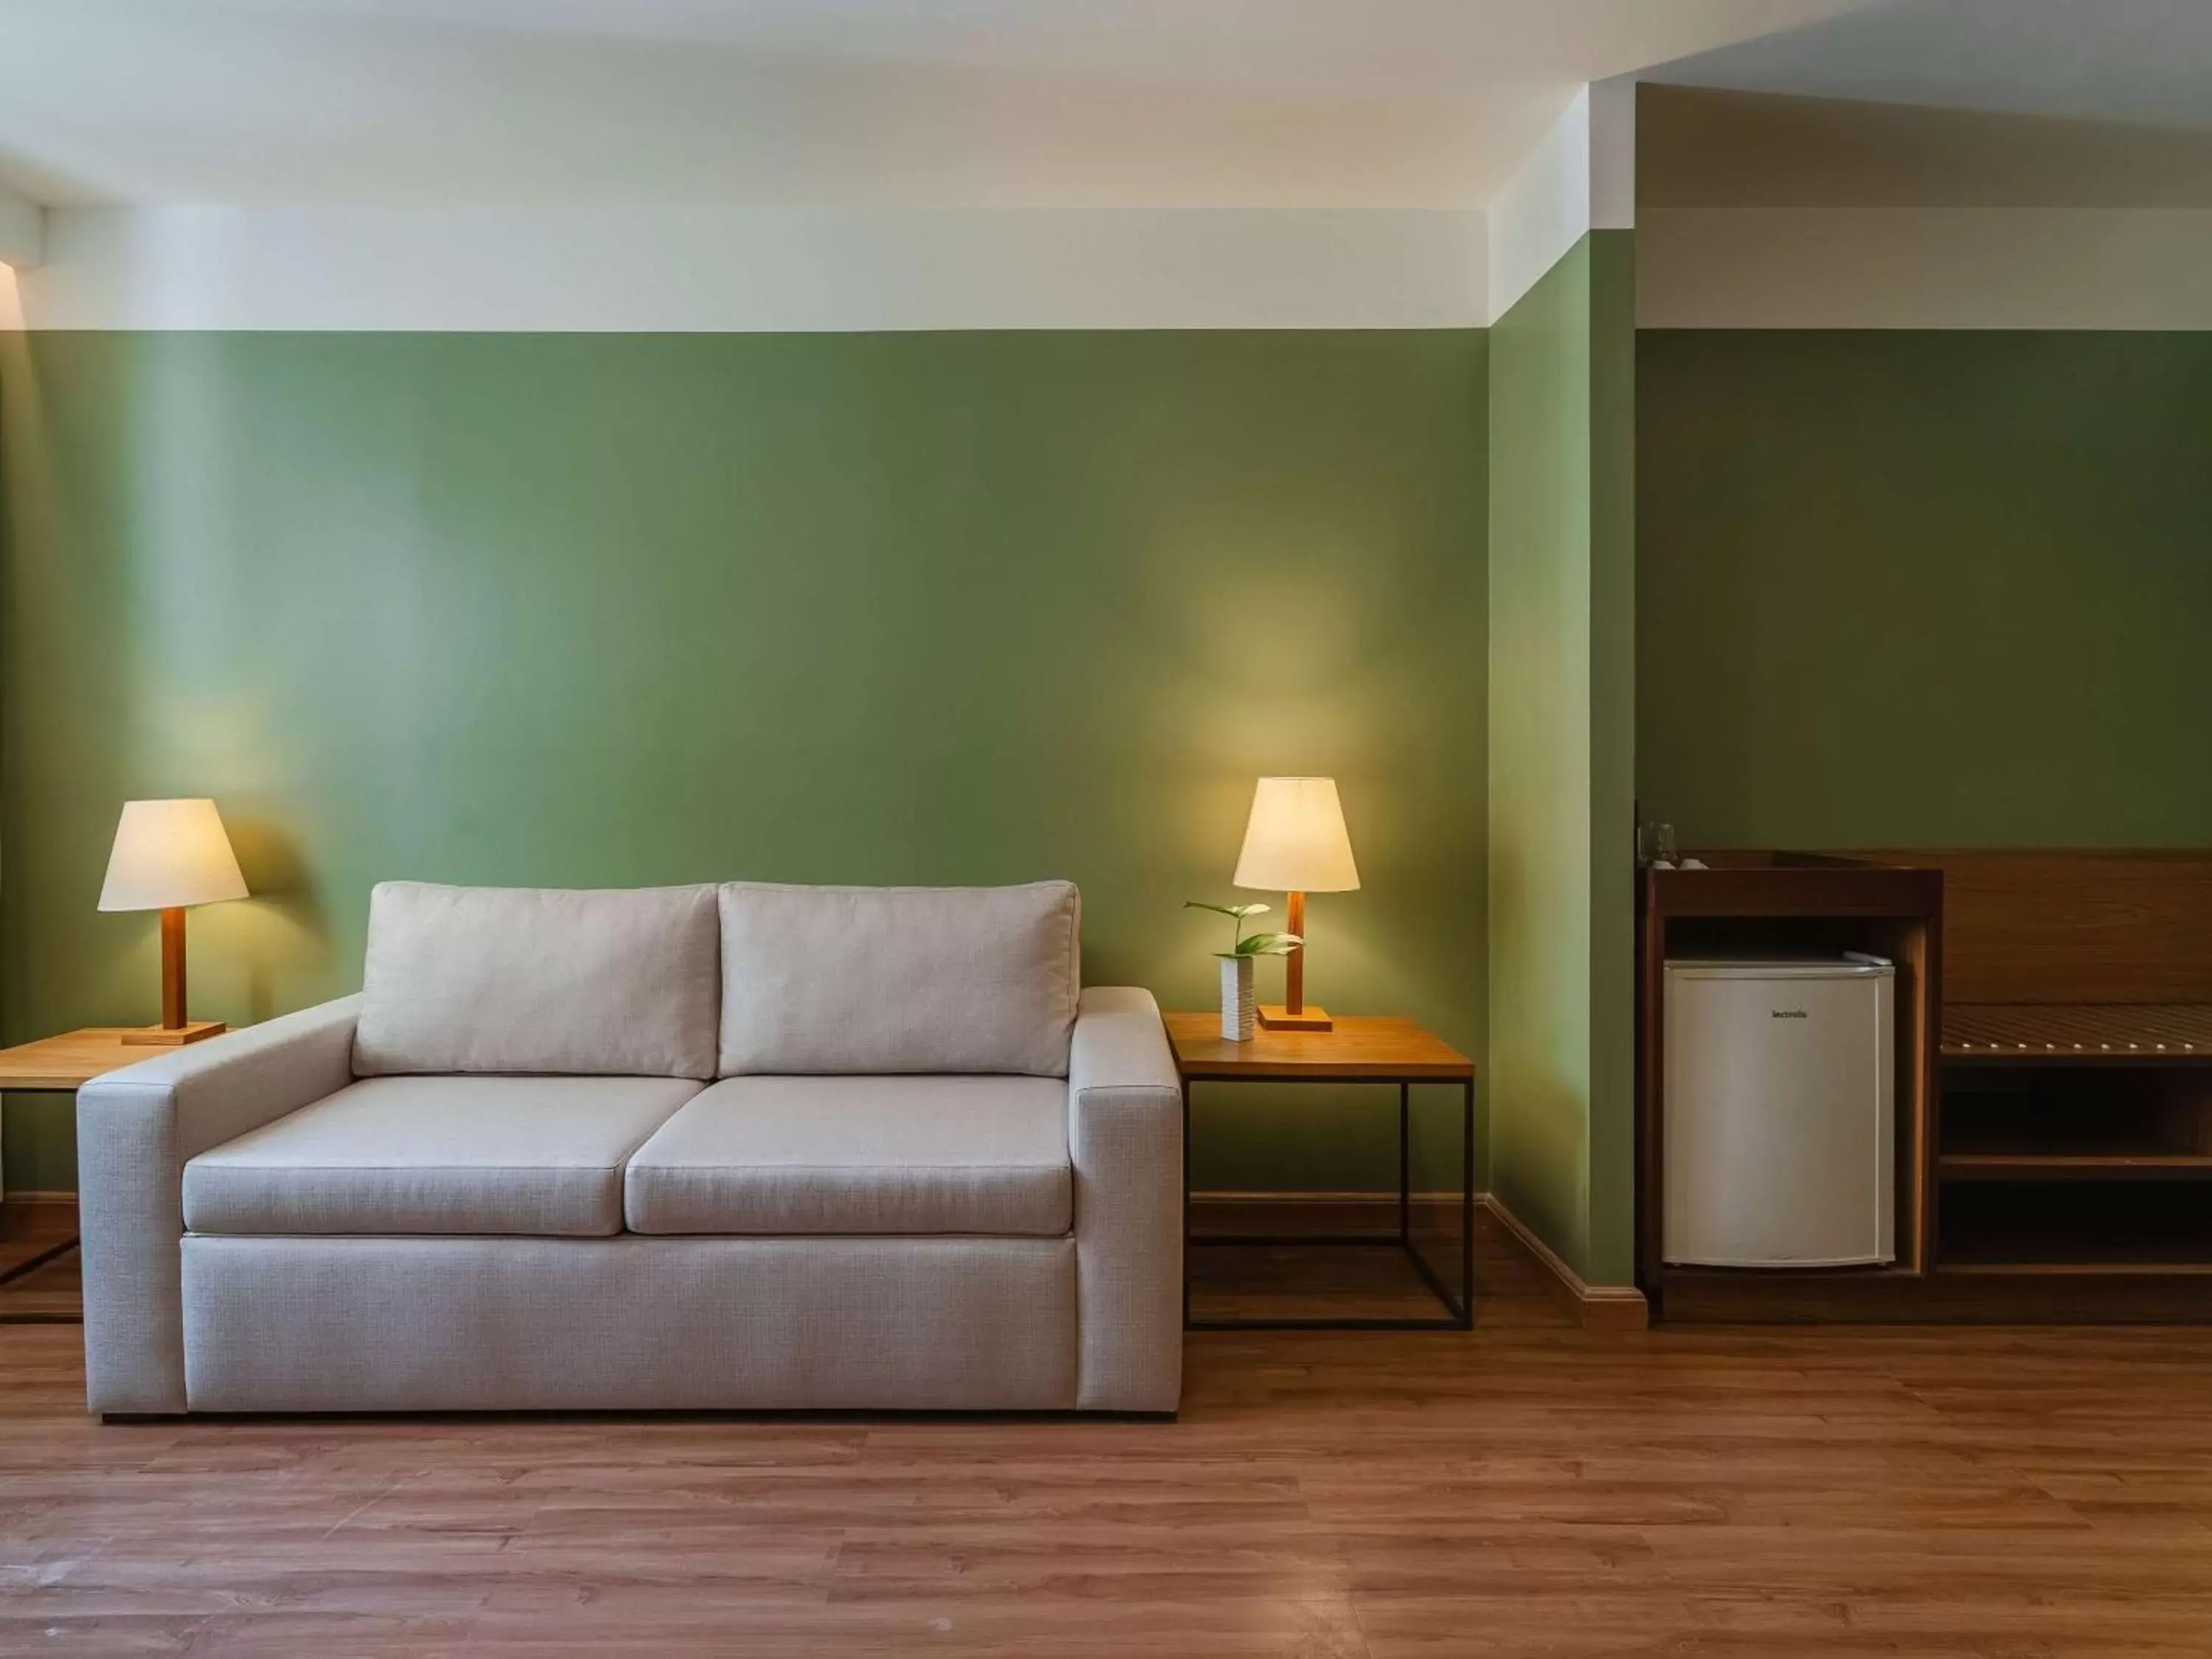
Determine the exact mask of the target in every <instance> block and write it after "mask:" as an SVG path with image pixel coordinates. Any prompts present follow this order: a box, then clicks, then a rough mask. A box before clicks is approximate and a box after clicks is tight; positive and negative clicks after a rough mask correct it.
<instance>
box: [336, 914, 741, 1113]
mask: <svg viewBox="0 0 2212 1659" xmlns="http://www.w3.org/2000/svg"><path fill="white" fill-rule="evenodd" d="M719 951H720V935H719V933H718V932H717V929H716V927H715V921H714V889H713V888H712V887H707V886H699V887H639V888H620V889H605V890H596V891H590V890H570V889H565V888H556V887H440V886H434V885H432V884H428V883H426V882H414V881H387V882H383V883H380V884H379V885H378V886H377V888H376V890H375V891H374V893H372V894H371V895H370V896H369V901H368V963H367V966H366V968H365V969H364V970H363V982H362V1005H361V1024H360V1027H359V1029H358V1030H356V1034H355V1036H354V1072H355V1074H356V1076H360V1077H376V1076H381V1075H386V1074H390V1073H409V1072H536V1073H582V1074H597V1075H603V1076H604V1075H618V1076H633V1077H690V1078H701V1079H705V1078H711V1077H713V1076H714V1037H715V1011H716V1000H717V996H718V994H719V991H720V969H719V966H718V962H717V957H718V954H719Z"/></svg>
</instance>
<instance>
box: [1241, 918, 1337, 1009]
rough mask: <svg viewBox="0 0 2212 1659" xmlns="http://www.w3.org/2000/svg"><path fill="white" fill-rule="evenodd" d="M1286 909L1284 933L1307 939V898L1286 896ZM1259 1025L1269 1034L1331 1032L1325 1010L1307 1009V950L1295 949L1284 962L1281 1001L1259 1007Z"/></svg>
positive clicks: (1298, 946)
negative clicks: (1276, 1003)
mask: <svg viewBox="0 0 2212 1659" xmlns="http://www.w3.org/2000/svg"><path fill="white" fill-rule="evenodd" d="M1285 898H1286V899H1287V900H1288V901H1289V902H1288V904H1287V905H1286V907H1285V908H1287V909H1288V910H1289V911H1290V915H1289V916H1288V918H1287V919H1286V920H1285V922H1284V924H1283V931H1284V932H1285V933H1296V934H1297V936H1298V937H1299V938H1300V939H1304V938H1305V936H1306V896H1305V895H1304V893H1295V892H1294V893H1286V894H1285ZM1260 1024H1261V1025H1263V1026H1265V1027H1267V1029H1268V1030H1272V1031H1331V1030H1335V1029H1336V1022H1335V1021H1334V1020H1332V1019H1331V1018H1329V1017H1328V1009H1326V1008H1309V1007H1307V1006H1306V947H1305V946H1304V945H1297V946H1296V947H1295V948H1294V949H1293V950H1292V951H1291V953H1290V954H1289V955H1288V956H1286V957H1284V958H1283V1001H1282V1006H1280V1007H1278V1006H1275V1005H1274V1004H1273V1003H1262V1004H1261V1005H1260Z"/></svg>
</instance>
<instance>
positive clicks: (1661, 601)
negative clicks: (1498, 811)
mask: <svg viewBox="0 0 2212 1659" xmlns="http://www.w3.org/2000/svg"><path fill="white" fill-rule="evenodd" d="M1501 355H1502V354H1501ZM1638 358H1639V361H1638V389H1639V398H1640V414H1641V419H1640V422H1639V447H1640V458H1639V459H1640V465H1639V467H1638V478H1639V481H1640V483H1639V490H1640V496H1639V501H1638V531H1639V537H1640V543H1639V550H1638V570H1639V580H1640V583H1641V591H1640V592H1639V595H1638V635H1639V641H1640V643H1639V671H1640V676H1641V684H1640V690H1639V694H1638V743H1637V752H1638V764H1639V768H1640V771H1639V775H1638V783H1639V785H1640V788H1641V793H1642V795H1643V799H1644V809H1645V811H1646V812H1647V814H1649V815H1650V816H1655V817H1666V818H1670V819H1671V820H1673V821H1674V823H1675V824H1676V825H1677V826H1678V827H1679V828H1680V832H1681V834H1682V835H1683V836H1684V838H1685V840H1686V841H1687V842H1690V843H1692V844H1695V843H1699V842H1703V843H1705V844H1708V845H1722V846H1728V845H1736V846H1776V845H1780V846H1844V847H1847V846H1853V845H1859V846H1877V845H1883V844H1887V845H1896V844H1899V843H1900V842H1902V843H1906V844H1913V843H1918V844H1922V845H1931V844H1932V845H1944V844H1949V845H1954V846H1978V845H1979V846H2001V845H2007V844H2012V845H2045V846H2106V845H2114V846H2121V845H2130V844H2136V845H2143V844H2149V845H2174V844H2184V845H2203V844H2207V843H2212V767H2207V766H2206V765H2205V764H2204V763H2203V757H2204V756H2205V754H2206V752H2207V750H2208V747H2212V676H2208V673H2207V663H2208V660H2209V659H2212V335H2208V334H2130V333H2012V332H2001V331H1972V332H1941V333H1938V332H1915V331H1899V332H1893V333H1881V332H1870V331H1848V332H1846V331H1837V332H1826V331H1822V332H1781V331H1710V332H1709V331H1680V332H1674V331H1657V332H1647V333H1645V334H1644V336H1643V337H1641V340H1640V342H1639V350H1638Z"/></svg>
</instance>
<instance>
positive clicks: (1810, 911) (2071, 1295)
mask: <svg viewBox="0 0 2212 1659" xmlns="http://www.w3.org/2000/svg"><path fill="white" fill-rule="evenodd" d="M1705 857H1706V858H1707V859H1708V860H1709V861H1711V863H1713V864H1714V865H1715V866H1718V867H1717V868H1716V869H1714V870H1712V871H1711V872H1671V871H1660V872H1646V873H1645V876H1644V905H1643V909H1642V919H1641V935H1640V938H1639V963H1638V973H1639V981H1640V984H1639V996H1640V998H1641V1000H1642V1016H1643V1040H1642V1043H1641V1045H1640V1053H1639V1056H1638V1065H1639V1097H1640V1102H1641V1114H1640V1117H1639V1125H1638V1127H1639V1134H1640V1136H1641V1138H1642V1146H1641V1156H1640V1160H1639V1172H1640V1176H1641V1180H1640V1182H1639V1190H1638V1203H1639V1206H1641V1207H1640V1210H1639V1216H1640V1222H1641V1225H1640V1228H1639V1241H1640V1245H1641V1254H1640V1273H1641V1274H1642V1276H1643V1278H1644V1289H1645V1291H1646V1294H1647V1295H1648V1296H1650V1298H1651V1301H1652V1306H1653V1310H1654V1315H1655V1316H1656V1317H1662V1318H1674V1319H1700V1318H1707V1319H1748V1320H1758V1319H1820V1318H1835V1319H1869V1320H1886V1319H1939V1320H2006V1321H2033V1320H2052V1321H2081V1320H2183V1319H2190V1320H2194V1319H2203V1318H2212V854H2204V853H2197V852H2179V853H2162V852H2151V853H2134V852H2128V853H2057V852H2049V851H2040V850H2039V851H2021V852H1986V851H1985V852H1959V851H1947V850H1940V849H1919V848H1887V849H1882V850H1880V851H1875V852H1868V853H1861V854H1852V855H1850V856H1848V857H1843V856H1837V855H1817V854H1802V855H1801V854H1706V855H1705ZM1884 929H1887V930H1889V932H1888V933H1887V937H1888V938H1889V939H1892V940H1893V944H1894V948H1893V949H1885V948H1884V947H1883V945H1881V944H1880V943H1869V942H1867V941H1869V940H1873V939H1879V938H1880V937H1882V936H1883V933H1882V930H1884ZM1759 945H1765V946H1766V947H1768V948H1772V947H1773V946H1776V945H1793V946H1810V947H1816V948H1821V949H1832V948H1847V949H1862V950H1871V951H1876V952H1877V953H1879V954H1882V955H1886V956H1893V957H1895V958H1896V959H1897V960H1898V962H1899V969H1900V975H1901V977H1900V981H1899V1004H1900V1006H1899V1049H1900V1055H1899V1068H1900V1076H1899V1125H1898V1139H1897V1146H1898V1149H1899V1156H1898V1164H1899V1169H1898V1180H1899V1212H1898V1213H1899V1218H1900V1222H1901V1221H1902V1218H1904V1217H1905V1215H1906V1214H1907V1213H1908V1212H1909V1213H1911V1215H1912V1216H1913V1217H1914V1218H1915V1226H1914V1229H1913V1231H1912V1234H1911V1251H1910V1254H1909V1255H1908V1252H1907V1249H1906V1247H1905V1237H1904V1234H1903V1231H1902V1227H1900V1240H1899V1261H1898V1263H1897V1265H1896V1267H1893V1268H1892V1269H1888V1270H1886V1271H1879V1272H1870V1271H1868V1270H1863V1269H1861V1270H1838V1271H1836V1272H1831V1273H1774V1272H1759V1273H1746V1272H1737V1273H1727V1272H1717V1271H1713V1270H1697V1271H1694V1272H1686V1271H1684V1270H1680V1269H1675V1268H1669V1267H1666V1266H1665V1265H1664V1264H1663V1263H1662V1262H1661V1261H1660V1260H1659V1255H1658V1244H1657V1241H1658V1238H1659V1236H1660V1235H1659V1228H1660V1225H1661V1217H1660V1214H1659V1211H1658V1204H1659V1201H1660V1195H1661V1194H1662V1191H1663V1188H1662V1185H1661V1184H1660V1182H1659V1178H1658V1176H1659V1165H1658V1158H1659V1155H1660V1139H1659V1135H1658V1127H1659V1125H1660V1122H1661V1121H1662V1120H1661V1112H1662V1106H1663V1103H1662V1101H1661V1100H1660V1098H1659V1092H1660V1091H1659V1083H1658V1079H1659V1078H1660V1077H1661V1076H1662V1075H1663V1073H1662V1066H1663V1056H1662V1052H1661V1048H1660V1044H1661V1042H1662V1036H1663V1022H1662V1020H1661V1019H1660V1017H1659V1016H1660V1011H1659V1008H1658V1006H1657V1005H1658V999H1659V996H1660V993H1661V988H1662V976H1661V975H1660V972H1659V966H1660V964H1661V963H1662V962H1663V961H1664V960H1665V958H1666V957H1667V956H1668V954H1670V953H1671V954H1675V955H1680V954H1682V953H1683V951H1685V950H1686V949H1694V950H1701V951H1702V950H1708V949H1712V950H1719V949H1725V948H1738V947H1741V946H1759ZM1908 962H1910V963H1911V964H1912V971H1911V986H1912V989H1911V991H1910V992H1909V993H1908V991H1907V989H1906V985H1907V981H1906V979H1905V978H1904V977H1903V976H1902V975H1904V974H1905V965H1906V963H1908ZM1908 1002H1909V1003H1910V1004H1911V1018H1912V1020H1913V1022H1914V1024H1913V1026H1912V1029H1913V1030H1914V1031H1915V1032H1917V1034H1918V1035H1917V1036H1916V1038H1915V1039H1914V1040H1913V1043H1912V1048H1913V1052H1912V1053H1911V1054H1909V1055H1908V1054H1905V1052H1904V1050H1905V1048H1907V1043H1906V1041H1905V1036H1904V1033H1905V1019H1906V1012H1905V1005H1906V1004H1907V1003H1908ZM1908 1072H1909V1077H1908V1075H1907V1073H1908ZM1908 1085H1909V1086H1910V1087H1911V1089H1912V1090H1913V1091H1915V1092H1914V1095H1913V1097H1911V1100H1910V1103H1908V1097H1907V1093H1906V1090H1907V1087H1908ZM1908 1205H1909V1206H1911V1207H1910V1210H1909V1211H1908V1207H1907V1206H1908Z"/></svg>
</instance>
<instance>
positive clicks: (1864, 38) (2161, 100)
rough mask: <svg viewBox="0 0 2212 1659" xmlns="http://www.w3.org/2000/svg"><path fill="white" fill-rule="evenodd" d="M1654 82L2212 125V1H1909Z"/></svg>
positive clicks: (1732, 51)
mask: <svg viewBox="0 0 2212 1659" xmlns="http://www.w3.org/2000/svg"><path fill="white" fill-rule="evenodd" d="M1645 78H1647V79H1651V80H1658V81H1667V82H1675V83H1677V84H1680V85H1684V86H1704V87H1728V88H1739V89H1742V90H1746V91H1763V92H1783V93H1801V94H1811V95H1814V96H1818V97H1826V98H1857V99H1871V100H1882V101H1886V102H1892V103H1904V104H1932V105H1938V106H1947V107H1950V108H1956V109H1967V110H1990V111H2004V112H2013V113H2016V114H2022V115H2052V116H2072V117H2077V118H2092V119H2101V120H2107V121H2129V122H2136V123H2141V124H2143V125H2163V126H2174V127H2212V0H1906V3H1901V4H1892V5H1882V6H1876V7H1872V8H1865V9H1860V10H1858V11H1857V12H1855V13H1853V14H1851V15H1844V16H1838V17H1836V18H1834V19H1832V20H1831V21H1826V22H1824V23H1822V24H1820V25H1818V26H1816V27H1810V28H1806V29H1802V30H1799V31H1796V32H1794V33H1789V34H1782V35H1773V36H1770V37H1768V38H1765V39H1763V40H1750V41H1747V42H1743V43H1741V44H1735V45H1731V46H1726V47H1723V48H1721V49H1718V50H1717V51H1714V52H1709V53H1705V54H1701V55H1700V56H1699V57H1697V58H1692V59H1691V60H1689V61H1687V62H1685V63H1680V64H1669V65H1667V66H1665V67H1663V68H1661V69H1659V70H1656V71H1654V72H1653V73H1652V74H1651V75H1650V76H1647V77H1645Z"/></svg>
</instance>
